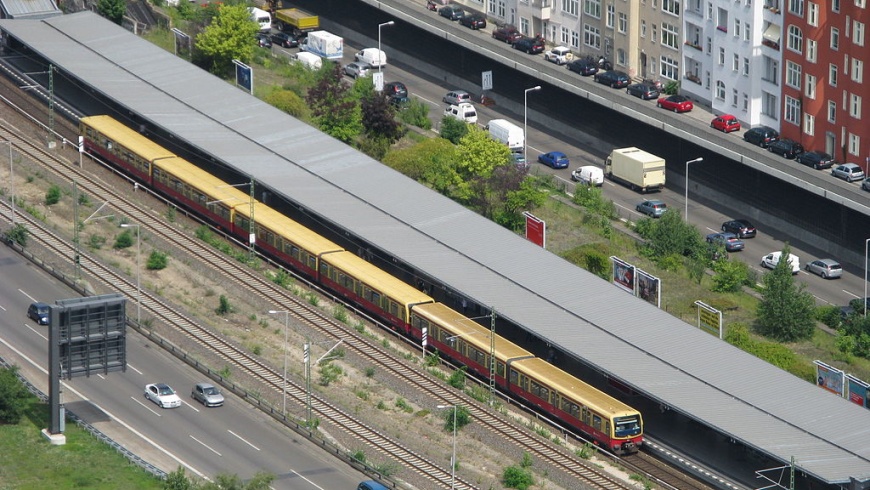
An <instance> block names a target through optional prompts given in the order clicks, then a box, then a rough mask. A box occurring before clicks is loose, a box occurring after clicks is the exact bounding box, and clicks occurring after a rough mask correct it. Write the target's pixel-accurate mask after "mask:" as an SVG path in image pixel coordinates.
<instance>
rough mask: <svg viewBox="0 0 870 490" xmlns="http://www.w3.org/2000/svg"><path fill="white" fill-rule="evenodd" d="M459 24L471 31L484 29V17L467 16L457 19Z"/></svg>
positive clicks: (477, 15) (480, 15) (476, 15)
mask: <svg viewBox="0 0 870 490" xmlns="http://www.w3.org/2000/svg"><path fill="white" fill-rule="evenodd" d="M459 23H460V24H462V25H464V26H465V27H467V28H469V29H473V30H477V29H483V28H484V27H486V16H484V15H482V14H468V15H463V16H462V17H460V18H459Z"/></svg>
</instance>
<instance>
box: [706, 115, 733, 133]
mask: <svg viewBox="0 0 870 490" xmlns="http://www.w3.org/2000/svg"><path fill="white" fill-rule="evenodd" d="M710 127H711V128H713V129H718V130H719V131H722V132H723V133H731V132H733V131H740V121H738V120H737V118H736V117H734V116H732V115H731V114H722V115H721V116H718V117H715V118H713V120H712V121H710Z"/></svg>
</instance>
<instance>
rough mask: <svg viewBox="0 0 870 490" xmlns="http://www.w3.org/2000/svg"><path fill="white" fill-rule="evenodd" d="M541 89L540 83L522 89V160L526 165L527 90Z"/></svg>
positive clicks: (527, 136) (527, 130) (527, 158)
mask: <svg viewBox="0 0 870 490" xmlns="http://www.w3.org/2000/svg"><path fill="white" fill-rule="evenodd" d="M538 90H541V86H540V85H536V86H534V87H532V88H527V89H525V90H524V91H523V160H525V161H526V165H528V161H529V156H528V155H527V153H528V146H529V145H527V144H526V141H527V140H528V138H529V135H528V133H529V92H535V91H538Z"/></svg>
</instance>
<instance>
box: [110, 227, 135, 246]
mask: <svg viewBox="0 0 870 490" xmlns="http://www.w3.org/2000/svg"><path fill="white" fill-rule="evenodd" d="M131 246H133V234H132V233H130V230H124V231H122V232H121V233H119V234H118V236H117V237H115V245H113V246H112V247H113V248H114V249H115V250H120V249H122V248H129V247H131Z"/></svg>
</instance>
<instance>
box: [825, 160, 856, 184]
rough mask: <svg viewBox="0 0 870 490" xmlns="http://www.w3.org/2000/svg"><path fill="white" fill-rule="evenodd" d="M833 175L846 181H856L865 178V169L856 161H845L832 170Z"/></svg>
mask: <svg viewBox="0 0 870 490" xmlns="http://www.w3.org/2000/svg"><path fill="white" fill-rule="evenodd" d="M831 175H833V176H834V177H838V178H840V179H843V180H845V181H846V182H854V181H856V180H861V179H863V178H864V171H863V170H861V167H859V166H858V164H856V163H844V164H842V165H837V166H836V167H834V168H833V170H831Z"/></svg>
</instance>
